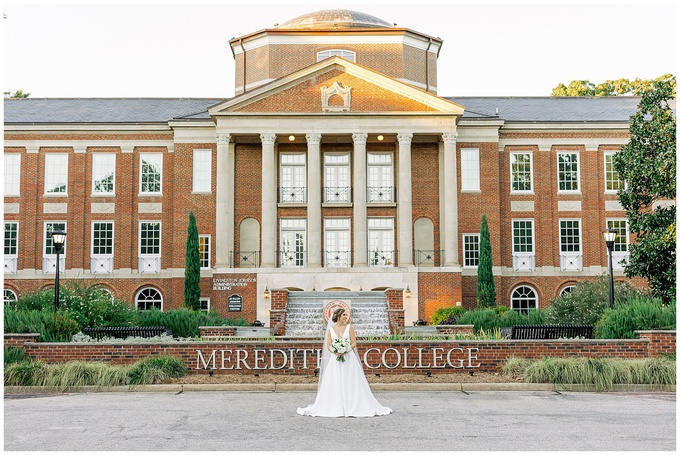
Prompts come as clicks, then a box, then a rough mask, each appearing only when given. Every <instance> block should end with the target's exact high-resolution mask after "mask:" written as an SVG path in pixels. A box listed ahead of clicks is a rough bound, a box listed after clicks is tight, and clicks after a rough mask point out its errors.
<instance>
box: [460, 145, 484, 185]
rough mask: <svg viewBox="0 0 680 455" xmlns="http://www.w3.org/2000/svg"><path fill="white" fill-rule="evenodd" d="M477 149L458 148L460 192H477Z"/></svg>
mask: <svg viewBox="0 0 680 455" xmlns="http://www.w3.org/2000/svg"><path fill="white" fill-rule="evenodd" d="M480 189H481V187H480V174H479V149H478V148H463V149H460V190H461V191H462V192H467V191H470V192H479V191H480Z"/></svg>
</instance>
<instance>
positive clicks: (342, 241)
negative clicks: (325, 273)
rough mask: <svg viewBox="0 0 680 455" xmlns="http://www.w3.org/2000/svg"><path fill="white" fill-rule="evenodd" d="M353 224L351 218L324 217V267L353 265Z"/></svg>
mask: <svg viewBox="0 0 680 455" xmlns="http://www.w3.org/2000/svg"><path fill="white" fill-rule="evenodd" d="M351 225H352V224H351V222H350V219H349V218H325V219H324V267H333V268H347V267H351V265H352V230H351Z"/></svg>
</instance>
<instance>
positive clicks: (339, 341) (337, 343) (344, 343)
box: [331, 338, 352, 362]
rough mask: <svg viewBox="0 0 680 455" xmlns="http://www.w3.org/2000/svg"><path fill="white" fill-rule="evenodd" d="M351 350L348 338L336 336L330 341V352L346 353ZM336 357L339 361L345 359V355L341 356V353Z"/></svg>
mask: <svg viewBox="0 0 680 455" xmlns="http://www.w3.org/2000/svg"><path fill="white" fill-rule="evenodd" d="M351 350H352V345H351V344H350V342H349V340H346V339H344V338H336V339H335V340H333V342H332V343H331V352H333V353H335V354H345V353H347V352H349V351H351ZM336 359H337V360H338V361H339V362H344V361H345V357H344V356H342V355H339V356H337V357H336Z"/></svg>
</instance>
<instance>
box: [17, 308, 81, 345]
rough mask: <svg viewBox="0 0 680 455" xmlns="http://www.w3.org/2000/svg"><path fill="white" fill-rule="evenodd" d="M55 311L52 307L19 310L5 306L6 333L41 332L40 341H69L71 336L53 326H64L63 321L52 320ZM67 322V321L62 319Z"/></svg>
mask: <svg viewBox="0 0 680 455" xmlns="http://www.w3.org/2000/svg"><path fill="white" fill-rule="evenodd" d="M56 314H58V313H56ZM54 317H55V313H54V311H53V310H52V309H45V310H30V311H19V310H15V309H12V308H5V311H4V328H5V333H39V334H40V336H39V337H38V341H44V342H58V341H69V340H70V339H71V336H70V335H68V336H66V335H64V334H63V333H61V334H60V333H54V332H52V330H51V329H50V326H51V327H53V328H54V327H57V325H58V326H59V327H64V326H63V325H62V324H61V323H55V322H52V320H53V319H54ZM62 322H63V323H64V324H66V321H65V320H64V321H62Z"/></svg>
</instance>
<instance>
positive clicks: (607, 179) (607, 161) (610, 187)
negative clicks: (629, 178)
mask: <svg viewBox="0 0 680 455" xmlns="http://www.w3.org/2000/svg"><path fill="white" fill-rule="evenodd" d="M615 154H616V153H615V152H607V153H605V154H604V191H605V193H615V192H617V191H618V190H620V189H623V180H621V178H620V177H619V173H618V172H616V169H614V155H615Z"/></svg>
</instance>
